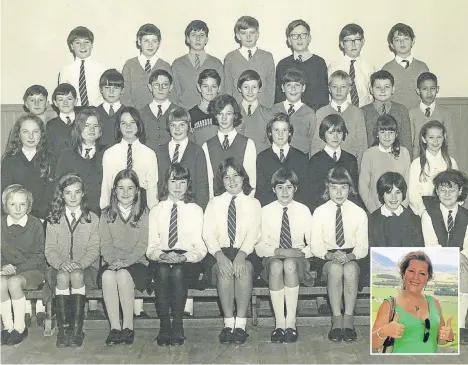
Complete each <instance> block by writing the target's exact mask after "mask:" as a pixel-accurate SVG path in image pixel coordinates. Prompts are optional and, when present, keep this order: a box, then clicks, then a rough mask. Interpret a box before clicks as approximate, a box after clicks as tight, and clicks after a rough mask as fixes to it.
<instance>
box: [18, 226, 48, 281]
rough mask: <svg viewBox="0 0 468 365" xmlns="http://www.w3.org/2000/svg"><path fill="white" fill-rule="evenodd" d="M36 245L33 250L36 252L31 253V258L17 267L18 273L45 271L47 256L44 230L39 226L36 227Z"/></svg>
mask: <svg viewBox="0 0 468 365" xmlns="http://www.w3.org/2000/svg"><path fill="white" fill-rule="evenodd" d="M33 235H34V244H33V246H32V248H34V251H32V252H30V253H29V254H30V256H29V257H28V259H26V261H24V262H22V263H21V264H19V265H18V266H17V267H16V270H17V271H18V272H24V271H27V270H34V269H36V270H37V269H39V270H41V269H43V268H44V267H45V254H44V241H45V237H44V229H43V228H42V226H41V225H40V224H39V222H38V224H36V225H35V226H34V234H33Z"/></svg>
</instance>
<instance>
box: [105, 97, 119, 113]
mask: <svg viewBox="0 0 468 365" xmlns="http://www.w3.org/2000/svg"><path fill="white" fill-rule="evenodd" d="M121 106H122V104H121V103H120V101H116V102H115V103H114V104H112V109H114V113H117V110H119V109H120V107H121ZM102 107H103V108H104V110H105V111H106V113H107V114H109V110H110V107H111V104H109V103H108V102H107V101H105V100H104V101H103V102H102Z"/></svg>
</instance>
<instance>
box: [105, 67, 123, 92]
mask: <svg viewBox="0 0 468 365" xmlns="http://www.w3.org/2000/svg"><path fill="white" fill-rule="evenodd" d="M103 86H116V87H120V88H122V89H123V87H124V77H123V75H122V74H121V73H120V72H119V71H117V70H116V69H115V68H111V69H109V70H106V71H104V72H103V74H102V75H101V78H100V79H99V88H102V87H103Z"/></svg>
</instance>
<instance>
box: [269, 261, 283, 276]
mask: <svg viewBox="0 0 468 365" xmlns="http://www.w3.org/2000/svg"><path fill="white" fill-rule="evenodd" d="M268 272H269V276H273V277H282V276H283V272H284V265H283V261H282V260H278V259H273V260H271V261H270V264H269V270H268Z"/></svg>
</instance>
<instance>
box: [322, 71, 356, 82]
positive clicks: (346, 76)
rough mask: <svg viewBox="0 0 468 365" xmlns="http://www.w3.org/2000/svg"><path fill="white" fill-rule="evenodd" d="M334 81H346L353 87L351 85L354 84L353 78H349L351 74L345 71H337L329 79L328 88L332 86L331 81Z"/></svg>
mask: <svg viewBox="0 0 468 365" xmlns="http://www.w3.org/2000/svg"><path fill="white" fill-rule="evenodd" d="M333 79H341V80H345V81H347V82H348V84H349V86H351V83H352V80H351V76H349V74H348V73H347V72H346V71H343V70H336V71H335V72H333V73H332V74H331V75H330V76H329V77H328V86H330V85H331V81H332V80H333Z"/></svg>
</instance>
